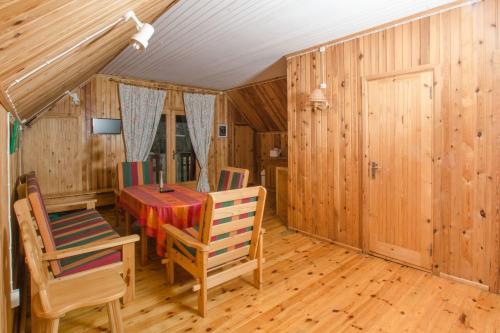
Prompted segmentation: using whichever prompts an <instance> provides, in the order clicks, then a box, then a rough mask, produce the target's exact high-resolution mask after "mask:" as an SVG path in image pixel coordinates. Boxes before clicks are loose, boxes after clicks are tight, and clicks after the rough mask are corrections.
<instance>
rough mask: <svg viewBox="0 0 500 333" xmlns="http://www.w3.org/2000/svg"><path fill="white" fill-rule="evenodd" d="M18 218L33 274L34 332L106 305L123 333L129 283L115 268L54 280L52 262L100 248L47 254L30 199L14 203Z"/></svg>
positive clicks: (116, 328) (49, 329) (114, 327)
mask: <svg viewBox="0 0 500 333" xmlns="http://www.w3.org/2000/svg"><path fill="white" fill-rule="evenodd" d="M14 210H15V212H16V216H17V221H18V223H19V228H20V231H21V237H22V241H23V246H24V250H25V254H26V263H27V264H28V268H29V270H30V273H31V291H32V298H31V301H32V313H31V316H32V332H41V333H42V332H43V333H45V332H50V333H53V332H57V331H58V327H59V319H60V318H61V317H63V316H64V315H65V314H66V313H67V312H69V311H72V310H76V309H79V308H82V307H89V306H96V305H100V304H106V305H107V309H108V315H109V324H110V328H111V331H112V332H123V322H122V317H121V312H120V311H121V310H120V302H119V299H120V297H122V296H123V295H124V294H125V291H126V285H125V283H124V282H123V279H122V278H121V276H120V274H119V273H118V272H116V271H115V270H113V269H110V268H108V269H103V270H99V271H92V272H88V273H86V274H80V275H78V276H69V277H63V278H58V279H52V280H51V279H50V278H49V277H50V276H49V272H48V268H47V266H48V261H49V260H53V259H54V258H66V257H70V256H78V255H81V254H83V253H88V252H92V251H96V250H98V249H99V246H98V245H94V246H80V247H76V248H72V249H69V250H63V251H57V252H55V253H51V254H50V255H46V254H43V253H42V250H41V247H40V245H39V242H38V237H37V234H36V230H35V224H34V221H33V218H32V215H31V212H30V206H29V203H28V200H27V199H21V200H18V201H16V203H15V204H14Z"/></svg>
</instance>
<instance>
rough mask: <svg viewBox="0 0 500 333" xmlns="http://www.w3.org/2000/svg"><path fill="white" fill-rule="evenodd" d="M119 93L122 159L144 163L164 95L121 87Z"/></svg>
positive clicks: (161, 91)
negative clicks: (123, 153)
mask: <svg viewBox="0 0 500 333" xmlns="http://www.w3.org/2000/svg"><path fill="white" fill-rule="evenodd" d="M119 90H120V107H121V112H122V123H123V137H124V140H125V154H126V159H127V161H128V162H133V161H145V160H147V158H148V155H149V152H150V150H151V146H152V145H153V141H154V138H155V135H156V130H157V128H158V123H159V122H160V117H161V113H162V111H163V103H164V101H165V94H166V92H165V91H164V90H158V89H148V88H144V87H137V86H131V85H126V84H123V83H120V86H119Z"/></svg>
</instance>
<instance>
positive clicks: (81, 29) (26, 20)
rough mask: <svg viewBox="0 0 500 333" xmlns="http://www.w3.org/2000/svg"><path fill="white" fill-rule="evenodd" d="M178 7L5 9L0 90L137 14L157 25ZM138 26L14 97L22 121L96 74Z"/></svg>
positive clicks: (80, 52)
mask: <svg viewBox="0 0 500 333" xmlns="http://www.w3.org/2000/svg"><path fill="white" fill-rule="evenodd" d="M173 2H174V1H172V0H167V1H162V0H140V1H132V0H127V1H121V0H112V1H100V0H90V1H74V0H63V1H60V0H49V1H45V0H44V1H40V0H30V1H26V0H16V1H8V2H2V4H0V22H1V23H0V63H1V64H2V66H1V68H0V87H1V95H2V97H3V99H2V101H3V104H5V106H6V107H8V108H9V109H10V105H7V104H6V96H5V95H4V91H5V89H6V88H7V87H8V86H9V85H10V84H11V82H13V81H14V80H15V79H18V78H19V77H21V76H22V75H24V74H25V73H27V72H29V71H30V70H32V69H34V68H36V67H37V66H39V65H41V64H42V63H44V62H46V61H48V60H49V59H51V58H53V57H54V56H56V55H58V54H60V53H62V52H64V51H65V50H67V49H69V48H70V47H72V46H74V45H75V44H77V43H79V42H80V41H82V40H83V39H84V38H85V37H87V36H90V35H92V34H93V33H95V32H97V31H98V30H100V29H101V28H103V27H105V26H107V25H108V24H110V23H113V22H114V21H116V20H117V19H118V18H120V17H121V16H122V15H123V14H124V13H125V12H126V11H127V10H129V9H132V10H134V11H135V12H136V14H137V15H138V17H139V18H140V19H141V20H143V21H144V22H152V21H153V20H154V19H155V18H157V17H158V16H159V15H161V14H162V13H163V12H164V11H165V10H166V9H167V8H168V7H169V5H171V4H172V3H173ZM134 31H135V25H134V24H133V23H131V22H127V23H124V24H120V25H118V26H116V27H115V28H114V29H112V30H111V31H109V32H108V33H107V34H105V35H104V36H102V37H101V38H99V39H95V40H93V41H92V42H91V43H89V44H87V45H85V46H83V47H81V48H79V49H77V50H75V51H74V52H73V53H72V54H70V55H68V56H66V57H64V58H61V59H59V60H58V61H56V62H55V63H53V64H51V65H49V66H48V67H46V68H45V69H44V70H42V71H40V72H38V73H37V74H35V75H34V76H32V77H30V78H29V79H28V80H26V81H25V82H23V83H21V84H19V85H18V86H16V87H15V88H14V89H12V91H11V96H12V98H13V100H14V103H15V105H16V108H17V110H18V111H19V114H20V116H21V118H23V119H25V118H28V117H29V116H31V115H32V114H33V113H35V112H37V111H38V110H40V109H42V108H43V107H44V106H45V105H47V104H48V103H49V102H51V101H52V100H54V99H56V98H57V97H58V96H60V95H61V94H62V93H64V92H65V91H66V90H72V89H74V88H75V87H77V86H78V85H80V84H81V83H83V82H84V81H86V80H88V79H89V78H90V77H91V76H92V75H93V74H95V73H97V72H98V71H99V70H100V69H101V68H102V67H103V66H104V65H106V64H107V63H108V62H109V61H110V60H111V59H113V57H115V56H116V55H117V54H118V53H119V52H120V51H121V50H122V49H123V48H124V47H126V46H127V45H128V42H129V39H130V37H131V35H132V34H133V33H134Z"/></svg>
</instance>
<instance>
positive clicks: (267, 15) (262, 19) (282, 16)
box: [103, 0, 453, 90]
mask: <svg viewBox="0 0 500 333" xmlns="http://www.w3.org/2000/svg"><path fill="white" fill-rule="evenodd" d="M450 2H453V1H450V0H425V1H422V0H398V1H394V0H349V1H345V0H344V1H341V0H338V1H335V0H254V1H248V0H210V1H199V0H180V1H179V2H177V3H176V4H175V5H174V6H173V7H172V9H171V10H169V11H167V12H166V13H165V14H163V15H162V16H161V17H160V18H159V19H158V20H157V21H156V22H155V24H154V26H155V28H156V29H157V31H158V33H157V34H156V35H155V36H153V38H152V40H151V46H150V47H149V48H148V49H147V50H146V52H145V53H144V54H137V53H134V52H133V50H131V49H126V50H124V51H123V52H122V53H121V54H120V56H118V57H117V58H116V59H114V60H113V61H112V62H111V63H110V64H109V65H108V66H106V68H105V69H104V71H103V72H104V73H107V74H114V75H124V76H132V77H137V78H142V79H149V80H158V81H167V82H175V83H180V84H187V85H194V86H200V87H207V88H215V89H224V90H226V89H229V88H233V87H236V86H241V85H244V84H247V83H248V82H251V81H254V82H255V81H260V80H264V79H267V78H271V77H277V76H281V75H285V74H286V73H285V66H281V71H282V72H281V73H276V71H273V70H269V69H270V68H271V69H272V66H273V65H276V64H279V60H280V58H281V57H283V56H284V55H286V54H288V53H291V52H294V51H297V50H301V49H304V48H307V47H310V46H313V45H316V44H319V43H323V42H326V41H329V40H332V39H336V38H340V37H344V36H346V35H349V34H352V33H355V32H358V31H361V30H364V29H368V28H372V27H375V26H377V25H380V24H383V23H387V22H390V21H393V20H396V19H400V18H403V17H407V16H410V15H413V14H416V13H419V12H422V11H425V10H428V9H431V8H434V7H437V6H439V5H443V4H447V3H450ZM276 74H278V75H276ZM266 76H267V77H266ZM257 77H258V79H256V78H257Z"/></svg>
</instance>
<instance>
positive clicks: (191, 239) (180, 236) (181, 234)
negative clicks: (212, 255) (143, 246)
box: [162, 224, 209, 252]
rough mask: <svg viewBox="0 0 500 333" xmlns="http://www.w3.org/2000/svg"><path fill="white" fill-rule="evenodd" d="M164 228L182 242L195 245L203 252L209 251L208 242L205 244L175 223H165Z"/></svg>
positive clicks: (168, 233)
mask: <svg viewBox="0 0 500 333" xmlns="http://www.w3.org/2000/svg"><path fill="white" fill-rule="evenodd" d="M162 228H163V229H164V230H165V232H166V233H167V235H169V236H171V237H173V238H175V239H176V240H178V241H181V242H182V243H184V244H186V245H187V246H190V247H194V248H195V249H197V250H200V251H202V252H208V250H209V247H208V246H207V245H206V244H203V243H202V242H200V241H199V240H197V239H196V238H194V237H192V236H190V235H188V234H186V233H185V232H183V231H182V230H179V229H177V228H176V227H174V226H173V225H170V224H164V225H163V226H162Z"/></svg>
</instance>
